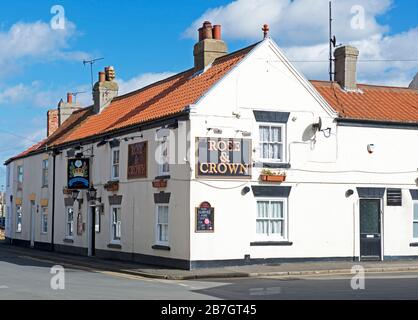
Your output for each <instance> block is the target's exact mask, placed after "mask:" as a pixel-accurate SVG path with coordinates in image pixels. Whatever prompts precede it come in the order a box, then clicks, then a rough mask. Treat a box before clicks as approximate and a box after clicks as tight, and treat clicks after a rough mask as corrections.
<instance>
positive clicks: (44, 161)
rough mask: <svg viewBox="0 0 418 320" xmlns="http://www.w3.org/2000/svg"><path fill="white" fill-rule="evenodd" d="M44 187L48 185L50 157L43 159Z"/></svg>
mask: <svg viewBox="0 0 418 320" xmlns="http://www.w3.org/2000/svg"><path fill="white" fill-rule="evenodd" d="M42 187H48V159H45V160H42Z"/></svg>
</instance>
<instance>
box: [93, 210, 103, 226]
mask: <svg viewBox="0 0 418 320" xmlns="http://www.w3.org/2000/svg"><path fill="white" fill-rule="evenodd" d="M101 212H102V208H101V207H99V206H97V207H95V208H94V231H95V232H96V233H100V214H101Z"/></svg>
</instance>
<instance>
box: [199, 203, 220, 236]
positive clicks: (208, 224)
mask: <svg viewBox="0 0 418 320" xmlns="http://www.w3.org/2000/svg"><path fill="white" fill-rule="evenodd" d="M196 232H215V208H212V206H211V205H210V203H209V202H202V203H201V204H200V206H199V207H198V208H196Z"/></svg>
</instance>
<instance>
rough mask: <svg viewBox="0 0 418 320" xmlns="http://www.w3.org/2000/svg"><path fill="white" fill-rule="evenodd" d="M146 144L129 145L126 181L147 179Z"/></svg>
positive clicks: (145, 142)
mask: <svg viewBox="0 0 418 320" xmlns="http://www.w3.org/2000/svg"><path fill="white" fill-rule="evenodd" d="M147 157H148V142H147V141H143V142H139V143H134V144H130V145H129V146H128V179H140V178H146V177H147Z"/></svg>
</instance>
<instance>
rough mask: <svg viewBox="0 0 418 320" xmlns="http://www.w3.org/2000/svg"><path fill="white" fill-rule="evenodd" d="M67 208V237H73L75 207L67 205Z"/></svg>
mask: <svg viewBox="0 0 418 320" xmlns="http://www.w3.org/2000/svg"><path fill="white" fill-rule="evenodd" d="M65 210H66V226H65V237H66V238H70V239H71V238H72V237H73V236H74V209H73V208H72V207H67V208H66V209H65Z"/></svg>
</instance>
